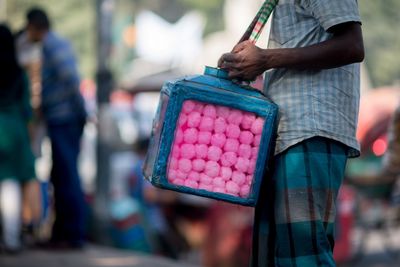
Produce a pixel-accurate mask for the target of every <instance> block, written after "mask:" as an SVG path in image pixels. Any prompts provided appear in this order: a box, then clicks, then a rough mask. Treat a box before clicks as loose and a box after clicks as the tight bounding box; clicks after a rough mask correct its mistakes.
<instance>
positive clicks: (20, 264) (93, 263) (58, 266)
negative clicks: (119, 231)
mask: <svg viewBox="0 0 400 267" xmlns="http://www.w3.org/2000/svg"><path fill="white" fill-rule="evenodd" d="M0 266H1V267H64V266H65V267H69V266H71V267H196V266H194V265H189V264H184V263H178V262H175V261H171V260H166V259H163V258H158V257H154V256H153V257H149V256H143V255H139V254H134V253H131V252H126V251H121V250H116V249H112V248H105V247H99V246H90V247H88V248H86V249H84V250H83V251H79V252H78V251H77V252H54V251H52V252H49V251H44V250H29V251H25V252H23V253H21V254H19V255H17V256H4V255H0ZM197 267H198V266H197Z"/></svg>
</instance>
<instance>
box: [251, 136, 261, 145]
mask: <svg viewBox="0 0 400 267" xmlns="http://www.w3.org/2000/svg"><path fill="white" fill-rule="evenodd" d="M260 143H261V134H257V135H256V136H254V141H253V145H254V146H256V147H258V146H260Z"/></svg>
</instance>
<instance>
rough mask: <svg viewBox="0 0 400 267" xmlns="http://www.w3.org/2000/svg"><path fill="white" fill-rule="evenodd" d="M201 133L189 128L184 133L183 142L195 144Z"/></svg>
mask: <svg viewBox="0 0 400 267" xmlns="http://www.w3.org/2000/svg"><path fill="white" fill-rule="evenodd" d="M198 134H199V131H198V130H197V129H196V128H188V129H186V130H185V131H184V132H183V141H185V143H187V144H194V143H196V142H197V136H198Z"/></svg>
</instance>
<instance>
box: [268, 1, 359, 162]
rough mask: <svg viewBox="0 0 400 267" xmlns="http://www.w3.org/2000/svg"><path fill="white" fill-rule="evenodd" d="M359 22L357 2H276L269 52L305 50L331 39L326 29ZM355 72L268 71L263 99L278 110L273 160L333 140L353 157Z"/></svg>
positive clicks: (351, 67) (346, 68) (347, 69)
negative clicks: (315, 141)
mask: <svg viewBox="0 0 400 267" xmlns="http://www.w3.org/2000/svg"><path fill="white" fill-rule="evenodd" d="M345 22H360V16H359V13H358V4H357V0H334V1H332V0H280V1H279V4H278V5H277V6H276V8H275V12H274V15H273V19H272V29H271V35H270V42H269V47H270V48H294V47H305V46H310V45H313V44H317V43H320V42H323V41H326V40H328V39H330V38H331V37H332V34H331V33H329V32H328V30H329V28H331V27H332V26H335V25H338V24H341V23H345ZM359 88H360V66H359V64H350V65H346V66H342V67H339V68H334V69H323V70H297V69H284V68H280V69H273V70H270V71H267V72H266V75H265V89H264V90H265V93H266V94H267V95H268V96H269V97H270V98H271V99H272V100H273V101H274V102H275V103H276V104H278V105H279V108H280V114H279V116H280V121H279V127H278V133H277V134H278V136H277V143H276V150H275V154H279V153H281V152H282V151H284V150H286V149H287V148H289V147H290V146H293V145H295V144H297V143H299V142H301V141H303V140H306V139H309V138H311V137H314V136H322V137H326V138H330V139H333V140H337V141H339V142H341V143H343V144H345V145H347V146H348V147H349V148H350V149H349V155H348V156H349V157H355V156H358V155H359V144H358V142H357V140H356V138H355V134H356V128H357V118H358V108H359V96H360V95H359V94H360V93H359Z"/></svg>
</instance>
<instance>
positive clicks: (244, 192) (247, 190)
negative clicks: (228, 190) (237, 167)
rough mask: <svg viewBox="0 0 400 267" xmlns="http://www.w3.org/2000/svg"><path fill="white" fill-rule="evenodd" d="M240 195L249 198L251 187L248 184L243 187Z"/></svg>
mask: <svg viewBox="0 0 400 267" xmlns="http://www.w3.org/2000/svg"><path fill="white" fill-rule="evenodd" d="M239 195H240V196H241V197H244V198H246V197H248V196H249V195H250V186H248V185H247V184H245V185H243V186H242V187H241V188H240V193H239Z"/></svg>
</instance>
